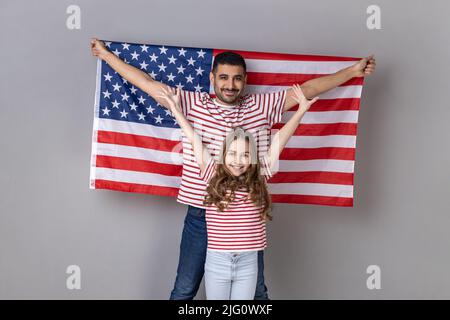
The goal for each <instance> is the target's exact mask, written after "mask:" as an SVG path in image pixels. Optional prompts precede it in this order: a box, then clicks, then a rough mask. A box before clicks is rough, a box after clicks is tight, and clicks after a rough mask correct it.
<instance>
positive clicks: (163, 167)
mask: <svg viewBox="0 0 450 320" xmlns="http://www.w3.org/2000/svg"><path fill="white" fill-rule="evenodd" d="M96 166H97V167H100V168H111V169H120V170H130V171H139V172H148V173H157V174H163V175H166V176H178V177H181V172H182V166H181V165H175V164H168V163H160V162H155V161H148V160H140V159H133V158H123V157H112V156H103V155H97V156H96Z"/></svg>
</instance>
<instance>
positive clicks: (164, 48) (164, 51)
mask: <svg viewBox="0 0 450 320" xmlns="http://www.w3.org/2000/svg"><path fill="white" fill-rule="evenodd" d="M167 50H168V49H167V48H166V47H165V46H162V47H161V48H159V51H160V54H166V52H167Z"/></svg>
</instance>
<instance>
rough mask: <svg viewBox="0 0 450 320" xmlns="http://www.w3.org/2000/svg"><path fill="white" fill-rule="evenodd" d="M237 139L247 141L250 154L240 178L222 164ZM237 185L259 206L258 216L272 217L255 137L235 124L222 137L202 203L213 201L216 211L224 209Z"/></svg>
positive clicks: (268, 218)
mask: <svg viewBox="0 0 450 320" xmlns="http://www.w3.org/2000/svg"><path fill="white" fill-rule="evenodd" d="M237 139H245V140H246V141H248V144H249V149H250V156H251V164H250V167H249V168H248V169H247V171H246V172H245V173H243V174H242V175H240V176H239V177H236V176H234V175H232V174H231V173H230V172H229V171H228V169H227V168H226V167H225V156H226V154H227V151H228V149H229V147H230V145H231V143H232V142H233V141H234V140H237ZM239 188H244V189H245V190H246V191H247V192H248V193H249V197H250V199H251V201H252V202H253V203H254V204H255V205H256V206H261V207H262V210H261V218H262V219H263V220H264V221H267V220H272V216H271V215H270V211H271V207H272V199H271V197H270V194H269V192H268V190H267V183H266V181H265V179H264V177H263V176H262V175H261V164H260V162H259V158H258V152H257V147H256V142H255V139H254V138H253V136H252V134H250V133H249V132H246V131H245V130H244V129H243V128H241V127H236V128H233V130H232V131H231V132H230V133H229V134H228V135H227V137H226V138H225V141H224V143H223V145H222V149H221V152H220V159H219V162H218V164H217V170H216V173H215V175H214V176H213V177H212V178H211V180H210V181H209V184H208V187H207V188H206V192H207V195H206V196H205V199H204V201H203V202H204V204H205V205H211V204H214V205H215V206H216V207H217V208H218V210H219V211H223V210H224V209H225V208H226V207H228V204H229V203H231V202H232V201H233V199H234V196H235V192H236V190H237V189H239Z"/></svg>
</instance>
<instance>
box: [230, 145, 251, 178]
mask: <svg viewBox="0 0 450 320" xmlns="http://www.w3.org/2000/svg"><path fill="white" fill-rule="evenodd" d="M250 164H251V155H250V145H249V142H248V140H247V139H245V138H238V139H235V140H233V141H232V142H231V143H230V145H229V147H228V150H227V151H226V153H225V168H227V169H228V171H229V172H230V173H231V174H232V175H233V176H235V177H239V176H240V175H242V174H243V173H245V172H246V171H247V169H248V168H249V167H250Z"/></svg>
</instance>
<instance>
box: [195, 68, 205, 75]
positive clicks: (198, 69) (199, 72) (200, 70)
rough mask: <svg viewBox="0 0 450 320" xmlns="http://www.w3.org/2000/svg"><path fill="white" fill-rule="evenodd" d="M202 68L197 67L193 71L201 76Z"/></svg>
mask: <svg viewBox="0 0 450 320" xmlns="http://www.w3.org/2000/svg"><path fill="white" fill-rule="evenodd" d="M203 71H205V70H203V69H202V68H201V67H198V68H197V69H195V72H196V73H197V74H196V75H197V76H203Z"/></svg>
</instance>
